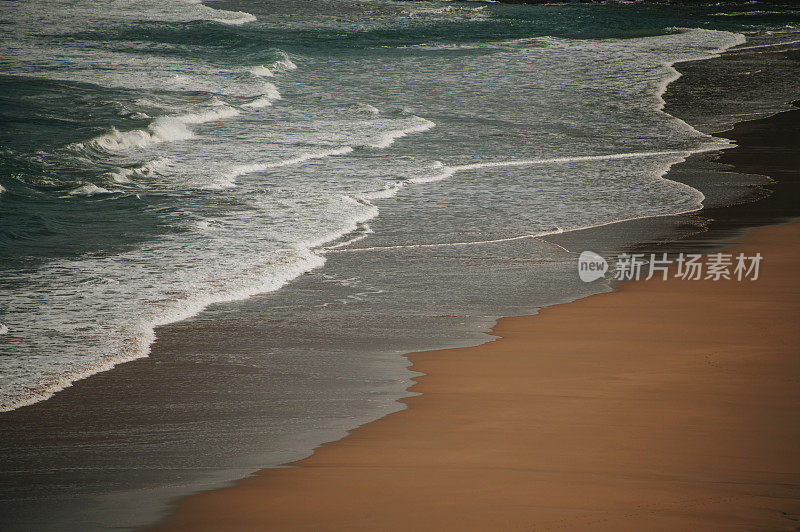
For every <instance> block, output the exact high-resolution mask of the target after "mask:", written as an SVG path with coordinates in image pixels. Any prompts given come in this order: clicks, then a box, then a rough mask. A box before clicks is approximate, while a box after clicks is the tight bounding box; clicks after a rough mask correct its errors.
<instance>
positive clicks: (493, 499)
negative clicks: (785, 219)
mask: <svg viewBox="0 0 800 532" xmlns="http://www.w3.org/2000/svg"><path fill="white" fill-rule="evenodd" d="M798 244H800V225H798V224H790V225H782V226H773V227H767V228H761V229H758V230H755V231H753V232H751V233H750V234H749V235H748V236H747V238H746V244H745V245H744V246H739V247H734V248H731V249H729V250H728V251H729V252H739V251H744V252H745V253H747V254H753V253H755V252H760V253H761V254H762V255H763V256H764V257H765V259H764V262H763V263H762V268H761V278H760V279H759V280H758V281H755V282H753V281H742V282H737V281H720V282H711V281H684V280H675V279H671V280H669V281H661V280H652V281H646V282H645V281H640V282H632V283H627V284H625V285H624V286H623V287H622V289H621V291H620V292H616V293H608V294H601V295H596V296H592V297H589V298H587V299H584V300H581V301H578V302H575V303H570V304H566V305H560V306H556V307H551V308H547V309H545V310H543V311H542V312H541V313H540V314H539V315H537V316H528V317H518V318H504V319H502V320H500V321H499V323H498V324H497V326H496V327H495V329H494V332H495V334H496V335H498V336H500V337H501V338H500V339H498V340H496V341H494V342H491V343H488V344H484V345H481V346H478V347H473V348H467V349H453V350H442V351H434V352H424V353H418V354H413V355H411V356H410V359H411V361H412V362H413V364H414V366H413V369H415V370H417V371H420V372H423V373H425V374H426V375H425V376H424V377H421V378H419V379H418V382H419V384H417V385H416V386H414V388H413V390H414V391H416V392H420V393H422V394H423V395H421V396H417V397H413V398H410V399H408V400H406V402H407V403H408V407H409V408H408V409H407V410H404V411H402V412H398V413H395V414H392V415H389V416H387V417H385V418H383V419H381V420H379V421H376V422H374V423H370V424H368V425H365V426H363V427H361V428H358V429H356V430H355V431H353V432H352V434H351V435H350V436H349V437H347V438H345V439H343V440H340V441H338V442H334V443H332V444H329V445H326V446H324V447H322V448H321V449H318V450H317V452H316V453H315V454H314V455H313V456H311V457H309V458H307V459H305V460H302V461H299V462H297V463H295V464H292V466H293V467H290V468H286V469H278V470H266V471H263V472H261V473H259V474H258V475H256V476H255V477H252V478H248V479H245V480H243V481H241V482H239V483H238V484H237V485H236V486H234V487H231V488H225V489H221V490H215V491H209V492H205V493H200V494H197V495H193V496H190V497H187V498H185V499H182V500H180V501H179V503H178V507H177V509H176V511H175V512H174V513H173V514H172V515H170V516H169V517H168V518H167V519H166V520H165V521H164V522H162V523H161V524H160V525H159V526H158V527H157V528H158V529H159V530H193V531H194V530H320V529H323V530H471V529H474V530H489V529H493V530H517V529H519V530H522V529H525V530H531V529H546V530H550V529H608V530H698V529H701V530H708V529H726V530H730V529H748V530H754V529H757V530H773V529H797V528H798V525H800V451H799V450H798V446H799V445H800V328H798V324H800V319H798V318H800V279H798V272H800V246H798Z"/></svg>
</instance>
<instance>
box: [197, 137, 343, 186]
mask: <svg viewBox="0 0 800 532" xmlns="http://www.w3.org/2000/svg"><path fill="white" fill-rule="evenodd" d="M352 151H353V147H352V146H342V147H340V148H333V149H329V150H320V151H313V152H304V153H301V154H300V155H297V156H295V157H290V158H288V159H283V160H280V161H275V162H271V163H252V164H240V165H237V166H234V167H233V168H231V169H230V170H229V171H228V172H226V173H225V174H224V175H223V179H222V180H220V181H217V182H215V183H212V184H211V185H209V186H207V187H206V188H208V189H212V190H217V189H223V188H231V187H234V186H236V182H235V180H236V178H237V177H239V176H242V175H246V174H252V173H254V172H263V171H264V170H268V169H270V168H281V167H284V166H292V165H295V164H301V163H304V162H306V161H310V160H312V159H322V158H324V157H331V156H335V155H347V154H348V153H351V152H352Z"/></svg>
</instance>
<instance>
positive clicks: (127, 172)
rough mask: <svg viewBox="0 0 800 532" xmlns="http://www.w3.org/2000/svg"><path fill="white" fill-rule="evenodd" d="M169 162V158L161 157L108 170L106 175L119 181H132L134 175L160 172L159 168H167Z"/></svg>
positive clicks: (142, 175) (147, 175) (140, 175)
mask: <svg viewBox="0 0 800 532" xmlns="http://www.w3.org/2000/svg"><path fill="white" fill-rule="evenodd" d="M169 163H170V160H169V159H167V158H166V157H161V158H159V159H156V160H153V161H149V162H147V163H144V164H142V165H140V166H137V167H134V168H119V169H117V170H114V171H111V172H107V173H106V175H107V176H109V177H110V178H111V179H113V180H114V181H115V182H117V183H130V180H131V178H132V177H149V176H152V175H154V174H156V173H158V171H159V170H162V169H164V168H166V167H167V166H168V165H169Z"/></svg>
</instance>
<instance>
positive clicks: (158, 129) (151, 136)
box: [71, 105, 241, 152]
mask: <svg viewBox="0 0 800 532" xmlns="http://www.w3.org/2000/svg"><path fill="white" fill-rule="evenodd" d="M240 112H241V111H239V110H238V109H234V108H233V107H230V106H227V105H223V106H216V107H214V108H213V109H208V110H205V111H199V112H194V113H185V114H181V115H174V116H162V117H159V118H156V119H155V120H153V121H152V122H151V123H150V125H149V126H147V129H133V130H129V131H120V130H118V129H117V128H115V127H112V128H111V131H109V132H108V133H105V134H103V135H99V136H97V137H95V138H93V139H91V140H89V141H88V142H85V143H83V142H81V143H76V144H73V145H71V147H73V148H78V149H82V148H84V147H87V146H88V147H90V148H92V149H95V150H100V151H106V152H120V151H127V150H131V149H136V148H144V147H146V146H148V145H150V144H158V143H162V142H175V141H180V140H188V139H191V138H193V137H194V133H192V131H190V130H189V128H188V127H187V125H189V124H203V123H206V122H212V121H215V120H222V119H225V118H231V117H234V116H236V115H238V114H240Z"/></svg>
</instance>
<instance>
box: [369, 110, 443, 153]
mask: <svg viewBox="0 0 800 532" xmlns="http://www.w3.org/2000/svg"><path fill="white" fill-rule="evenodd" d="M412 120H413V123H412V124H411V125H409V126H406V127H403V128H400V129H395V130H392V131H387V132H385V133H382V134H381V135H380V137H379V138H378V139H377V140H375V141H373V142H370V143H369V144H367V145H368V146H370V147H372V148H388V147H389V146H391V145H392V144H394V143H395V141H396V140H397V139H400V138H403V137H405V136H407V135H410V134H411V133H422V132H424V131H428V130H429V129H431V128H433V127H435V126H436V124H435V123H434V122H431V121H430V120H427V119H425V118H420V117H419V116H414V117H412Z"/></svg>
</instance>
